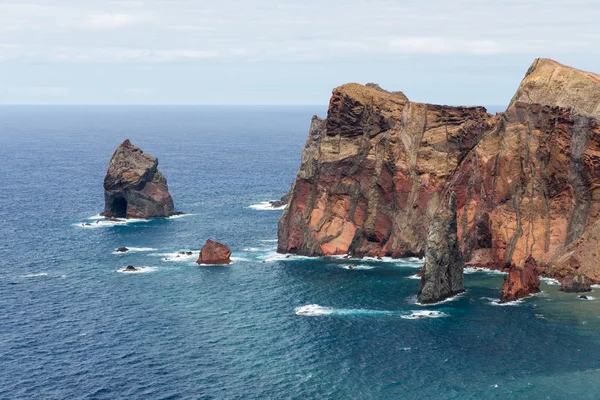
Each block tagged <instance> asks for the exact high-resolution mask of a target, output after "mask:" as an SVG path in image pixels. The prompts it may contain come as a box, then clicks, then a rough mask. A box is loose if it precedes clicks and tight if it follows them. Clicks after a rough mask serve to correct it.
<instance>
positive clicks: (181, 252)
mask: <svg viewBox="0 0 600 400" xmlns="http://www.w3.org/2000/svg"><path fill="white" fill-rule="evenodd" d="M177 254H185V251H178V252H177Z"/></svg>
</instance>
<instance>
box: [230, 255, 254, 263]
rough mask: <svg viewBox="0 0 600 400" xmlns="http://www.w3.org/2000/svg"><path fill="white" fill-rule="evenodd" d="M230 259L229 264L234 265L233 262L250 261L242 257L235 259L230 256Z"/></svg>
mask: <svg viewBox="0 0 600 400" xmlns="http://www.w3.org/2000/svg"><path fill="white" fill-rule="evenodd" d="M230 258H231V264H233V263H235V262H249V261H250V260H249V259H247V258H244V257H236V256H232V257H230Z"/></svg>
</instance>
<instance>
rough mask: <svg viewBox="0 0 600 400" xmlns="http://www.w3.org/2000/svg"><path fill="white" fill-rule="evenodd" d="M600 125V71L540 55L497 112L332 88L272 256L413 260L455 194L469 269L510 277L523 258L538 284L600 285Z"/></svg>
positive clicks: (373, 89) (313, 130)
mask: <svg viewBox="0 0 600 400" xmlns="http://www.w3.org/2000/svg"><path fill="white" fill-rule="evenodd" d="M598 118H600V76H599V75H595V74H592V73H589V72H585V71H580V70H576V69H574V68H570V67H566V66H563V65H561V64H559V63H557V62H555V61H552V60H548V59H538V60H536V61H535V62H534V63H533V65H532V66H531V68H530V69H529V71H528V72H527V74H526V76H525V78H524V79H523V81H522V83H521V85H520V87H519V89H518V90H517V92H516V94H515V96H514V97H513V99H512V101H511V103H510V105H509V107H508V109H507V110H506V112H504V113H501V114H498V115H494V116H492V115H490V114H488V113H487V112H486V110H485V109H484V108H482V107H448V106H436V105H431V104H421V103H414V102H411V101H409V100H407V99H406V98H405V97H403V96H394V95H393V94H392V93H390V92H387V91H384V90H382V89H381V88H379V87H375V86H373V85H371V86H362V85H358V84H347V85H343V86H341V87H339V88H336V89H335V90H334V91H333V95H332V98H331V101H330V104H329V110H328V114H327V118H326V119H324V120H322V121H319V122H318V124H316V125H315V124H314V123H313V126H312V127H311V133H310V138H309V141H308V142H307V146H306V147H305V149H304V152H303V157H302V163H301V166H300V169H299V171H298V175H297V177H296V181H295V183H294V185H293V187H292V196H291V198H290V201H289V203H288V208H287V210H286V211H284V213H283V215H282V218H281V220H280V224H279V234H278V237H279V244H278V251H280V252H289V253H299V254H303V255H310V256H321V255H331V254H343V253H350V254H352V255H355V256H363V255H371V256H392V257H402V256H409V255H420V254H422V253H423V251H424V249H425V240H426V237H427V235H426V232H427V227H428V226H429V225H430V223H431V221H432V218H433V216H434V215H435V212H436V210H438V209H439V208H440V206H442V205H444V204H447V203H448V200H449V197H450V193H455V194H456V197H457V228H458V232H457V234H458V240H459V243H460V248H461V250H462V252H463V254H464V258H465V262H466V264H467V265H469V266H474V267H486V268H495V269H502V268H504V267H505V266H506V265H512V266H516V267H519V268H521V267H523V266H524V265H525V261H526V260H527V259H528V258H529V257H530V256H531V257H532V258H533V259H534V260H535V261H536V262H537V263H538V270H539V271H540V273H542V274H544V275H547V276H555V277H557V278H564V277H567V276H569V275H573V274H574V273H575V272H576V270H578V269H579V270H581V273H583V274H585V275H586V276H588V277H590V278H591V279H592V281H593V282H600V264H598V265H596V263H594V261H593V260H594V258H595V257H593V256H591V254H596V253H597V251H596V250H595V248H594V246H597V243H598V240H600V226H599V227H595V226H594V224H595V222H596V221H599V220H600V124H599V123H598V121H599V120H598ZM313 121H314V120H313Z"/></svg>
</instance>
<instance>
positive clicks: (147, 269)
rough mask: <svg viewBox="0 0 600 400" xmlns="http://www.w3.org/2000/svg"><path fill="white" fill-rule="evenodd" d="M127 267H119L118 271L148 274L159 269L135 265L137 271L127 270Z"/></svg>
mask: <svg viewBox="0 0 600 400" xmlns="http://www.w3.org/2000/svg"><path fill="white" fill-rule="evenodd" d="M126 268H127V267H123V268H119V269H118V270H117V272H120V273H122V274H147V273H149V272H154V271H156V270H157V269H158V267H135V271H126Z"/></svg>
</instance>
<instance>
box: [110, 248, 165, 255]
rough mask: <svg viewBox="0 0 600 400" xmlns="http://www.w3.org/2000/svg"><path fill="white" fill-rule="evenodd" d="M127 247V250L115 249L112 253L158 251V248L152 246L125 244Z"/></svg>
mask: <svg viewBox="0 0 600 400" xmlns="http://www.w3.org/2000/svg"><path fill="white" fill-rule="evenodd" d="M124 247H127V251H116V250H115V251H113V252H112V254H127V253H140V252H143V251H156V249H153V248H152V247H129V246H124Z"/></svg>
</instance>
